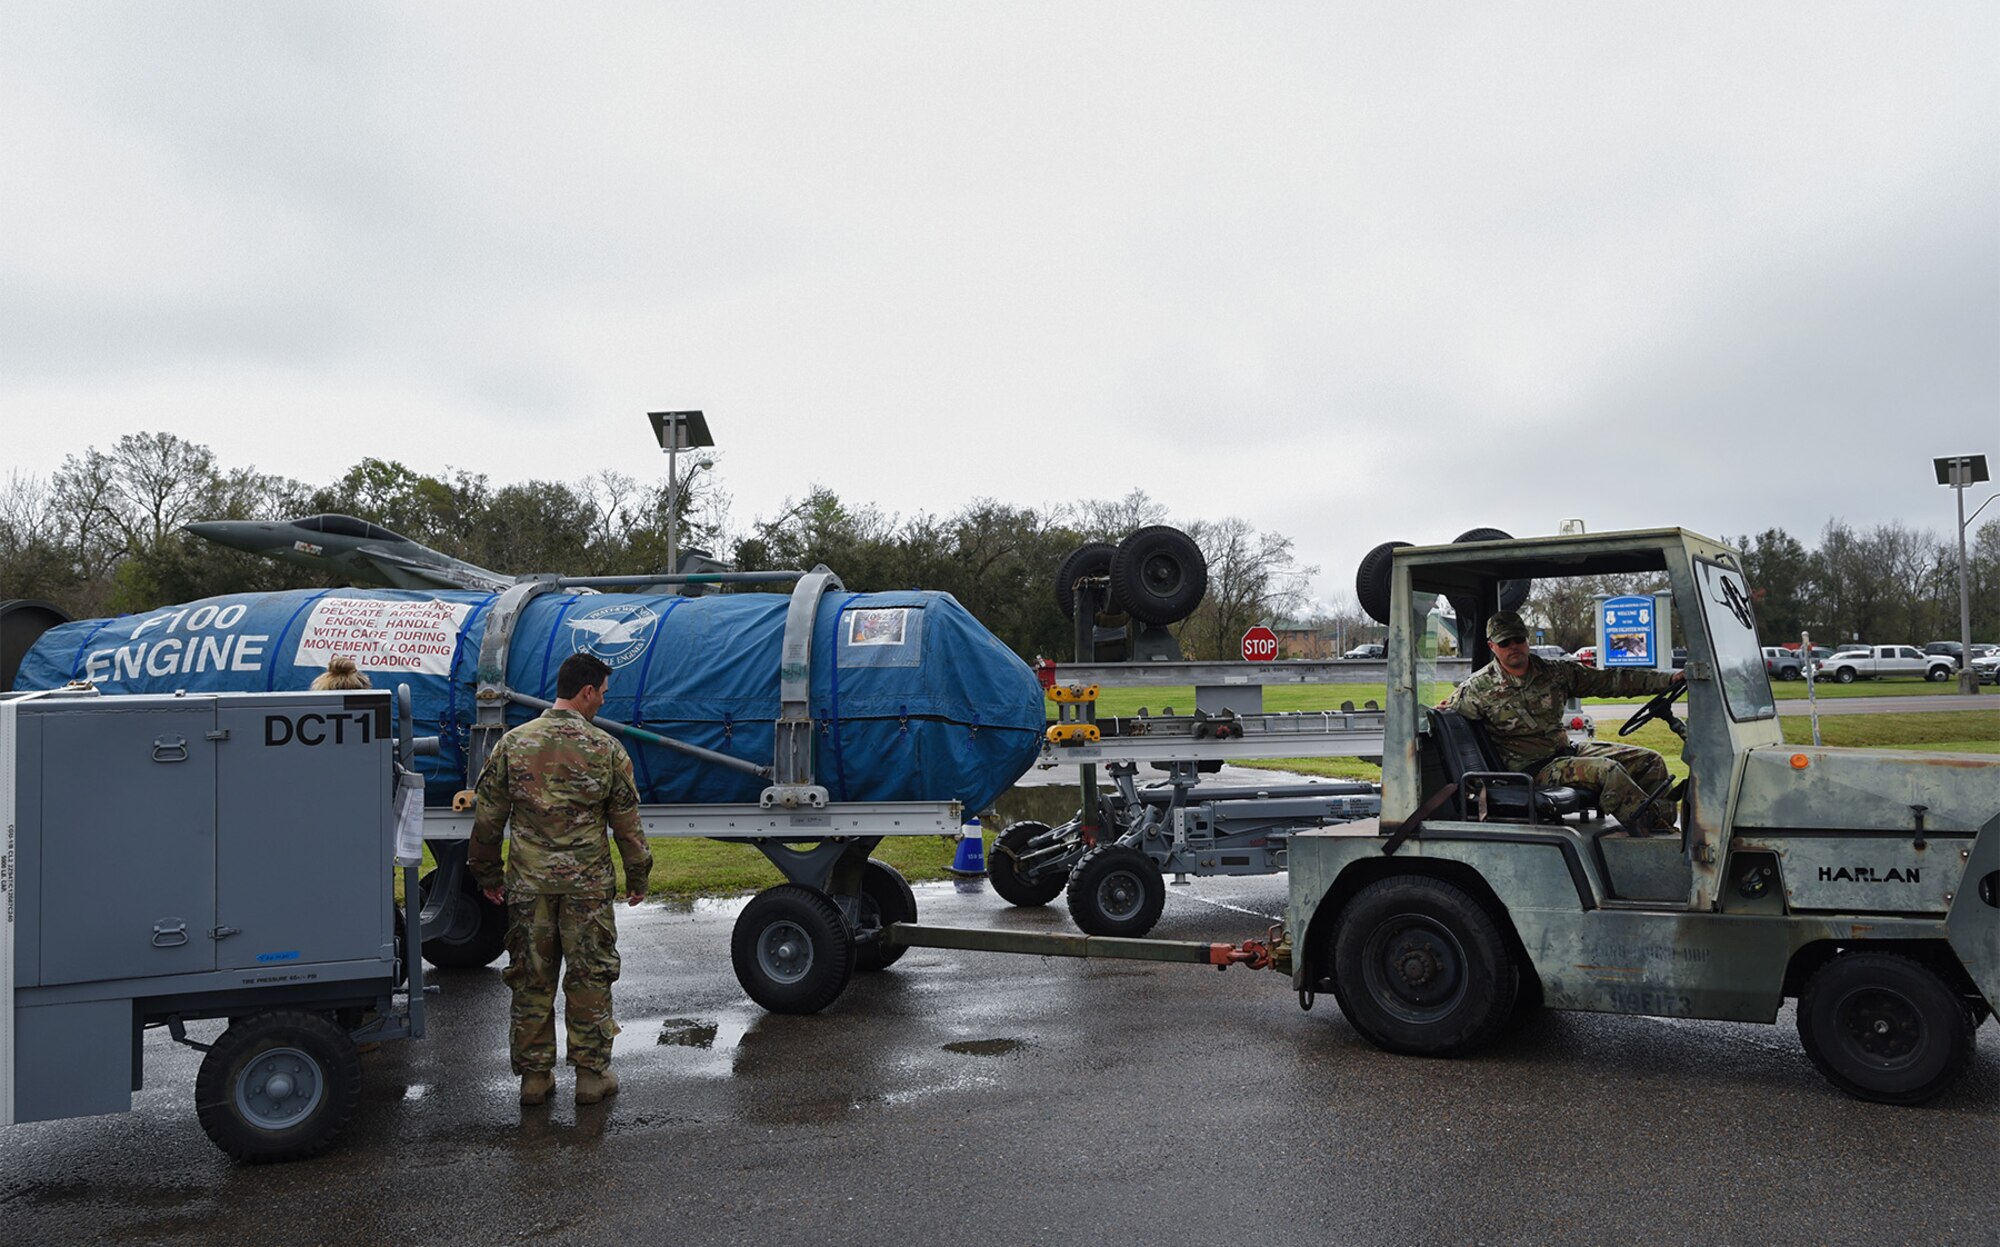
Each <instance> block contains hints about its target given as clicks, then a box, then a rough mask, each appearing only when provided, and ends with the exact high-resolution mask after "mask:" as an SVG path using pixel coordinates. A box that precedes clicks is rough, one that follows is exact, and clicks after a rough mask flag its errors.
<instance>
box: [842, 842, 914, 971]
mask: <svg viewBox="0 0 2000 1247" xmlns="http://www.w3.org/2000/svg"><path fill="white" fill-rule="evenodd" d="M916 920H917V894H916V893H915V892H914V891H912V890H911V888H910V884H909V881H908V880H907V879H905V878H903V875H902V872H901V871H899V870H897V869H896V868H895V867H894V866H891V865H890V864H889V863H887V862H884V861H878V860H877V859H875V858H872V857H871V858H869V859H868V865H867V866H866V867H864V868H863V869H862V872H861V925H863V926H864V927H866V926H873V927H878V928H879V927H886V926H888V925H889V924H890V923H892V922H915V921H916ZM908 951H909V949H907V948H903V947H901V946H900V945H899V946H897V947H895V948H891V947H889V946H888V945H887V944H884V943H883V942H882V941H880V940H869V941H868V942H867V943H866V944H856V945H855V946H854V968H855V969H857V970H861V971H865V972H869V973H872V972H874V971H876V970H886V969H888V968H889V967H890V966H892V965H894V964H896V959H897V958H898V957H901V956H902V955H903V954H904V953H906V952H908Z"/></svg>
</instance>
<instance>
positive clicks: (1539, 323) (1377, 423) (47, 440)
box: [0, 0, 2000, 593]
mask: <svg viewBox="0 0 2000 1247" xmlns="http://www.w3.org/2000/svg"><path fill="white" fill-rule="evenodd" d="M1996 14H2000V6H1995V5H1993V4H1991V3H1983V4H1982V3H1974V4H1965V5H1943V4H1880V5H1840V4H1822V3H1813V4H1803V3H1802V4H1794V5H1784V6H1775V7H1758V6H1753V5H1746V4H1741V3H1731V4H1727V5H1721V6H1715V7H1710V8H1702V7H1697V6H1692V5H1673V6H1654V7H1653V9H1652V10H1650V11H1649V10H1646V9H1641V8H1640V7H1638V6H1613V5H1603V4H1583V3H1579V4H1574V5H1563V6H1549V7H1530V6H1524V5H1510V6H1466V7H1463V8H1453V7H1450V6H1444V5H1425V6H1405V5H1391V4H1374V5H1365V6H1332V5H1325V4H1312V5H1304V6H1297V7H1291V6H1276V5H1255V4H1221V3H1217V4H1211V5H1198V6H1197V5H1176V4H1161V3H1145V4H1137V5H1129V6H1126V5H1112V4H1102V3H1090V4H1080V5H1079V4H1061V5H1052V6H1046V7H1036V6H1031V5H1027V4H1008V5H991V6H975V5H969V4H915V5H907V6H903V5H855V4H831V5H829V4H812V5H805V6H787V5H779V4H758V5H730V4H703V5H662V4H635V5H631V6H629V7H628V6H616V5H574V6H572V5H549V4H546V3H537V4H532V5H515V4H502V3H491V2H482V3H477V4H461V5H450V4H425V5H422V6H417V5H399V6H386V7H384V6H367V5H354V4H333V3H327V4H311V5H307V4H271V3H263V2H259V3H246V4H233V5H196V4H186V3H175V4H159V3H144V4H132V5H99V4H68V3H53V2H52V3H44V4H17V3H13V2H12V0H8V2H7V3H5V4H4V6H0V15H4V16H0V150H4V151H5V153H6V155H5V159H4V162H0V178H4V186H5V192H4V195H0V224H4V228H0V417H4V421H5V427H6V429H7V434H6V441H7V447H8V452H9V454H8V458H9V459H10V460H11V466H12V467H14V468H15V469H18V470H26V471H30V472H37V473H46V472H48V471H49V470H50V469H52V468H54V467H56V466H57V465H58V464H59V463H60V462H61V460H62V458H63V456H64V455H65V454H70V453H75V452H78V451H80V450H82V449H83V448H84V447H86V446H90V445H96V446H100V447H108V446H109V445H110V444H111V443H112V442H113V441H115V440H116V438H117V437H118V436H119V435H121V434H123V433H127V432H132V431H136V430H142V429H169V430H172V431H174V432H176V433H179V434H180V435H181V436H183V437H186V438H189V439H191V440H193V441H197V442H201V443H204V444H206V445H208V446H210V447H212V448H213V449H214V450H215V451H216V452H217V454H218V455H219V456H220V457H221V458H222V460H223V461H224V463H225V464H227V465H229V466H247V465H252V464H254V465H255V466H257V467H258V468H260V469H263V470H265V471H269V472H277V473H282V474H285V475H288V476H293V477H297V478H299V479H302V480H305V481H308V482H313V483H323V482H325V481H327V480H329V479H331V478H332V477H333V476H334V475H336V474H337V473H338V472H339V471H341V470H343V469H345V468H346V467H347V466H348V465H350V464H352V463H353V462H355V461H356V460H357V459H359V458H361V457H362V456H365V455H372V456H376V457H380V458H391V459H398V460H401V461H403V462H404V463H406V464H409V465H410V466H411V467H413V468H416V469H419V470H421V471H429V472H436V471H441V470H443V469H444V468H446V467H447V466H450V467H457V468H464V469H469V470H472V471H476V472H483V473H486V474H488V475H489V476H490V477H491V478H492V479H493V480H494V481H495V482H496V483H504V482H507V481H514V480H521V479H525V478H529V477H539V478H551V477H554V478H560V479H572V480H573V479H577V478H580V477H582V476H584V475H586V474H587V473H589V472H591V471H593V470H595V469H598V468H601V467H618V468H621V469H623V470H625V471H628V472H631V473H633V474H635V475H638V476H641V477H646V478H657V475H658V474H659V472H660V471H661V468H662V456H661V455H660V452H659V450H658V449H657V446H656V445H655V444H654V443H653V441H652V439H651V434H650V432H649V430H648V428H647V425H646V421H645V416H644V413H645V412H646V411H647V410H649V409H658V408H668V407H671V408H678V407H699V408H702V409H704V410H706V412H707V413H708V419H709V423H710V425H711V427H712V429H713V430H714V432H715V435H716V438H717V440H718V442H719V449H720V450H721V451H722V452H723V455H722V459H721V462H720V464H719V466H718V469H717V471H718V474H719V476H720V478H721V481H722V484H723V485H724V486H725V487H726V488H727V489H728V490H729V492H730V493H731V494H732V495H733V496H734V499H735V505H734V511H733V516H734V519H735V521H736V522H737V523H738V524H739V525H742V524H747V523H748V522H749V521H751V520H753V519H755V518H757V517H759V516H765V517H768V516H770V515H772V514H773V513H775V512H776V511H777V509H778V508H779V506H780V504H781V502H782V501H783V499H784V498H786V497H787V496H788V495H789V496H793V497H796V496H799V495H801V494H803V493H804V492H805V491H806V490H807V489H808V488H809V486H810V485H812V484H813V483H819V484H823V485H826V486H828V487H829V488H831V489H833V490H835V491H836V492H837V493H839V494H840V495H841V496H842V497H844V498H847V499H849V500H850V501H854V502H873V503H875V504H877V505H879V506H880V507H882V508H883V509H884V510H885V511H890V512H897V513H901V514H904V515H908V514H911V513H913V512H918V511H928V512H934V513H942V512H949V511H951V510H954V509H956V508H957V507H959V506H960V505H961V504H963V503H964V502H965V500H967V499H968V498H970V497H973V496H978V495H986V496H991V497H995V498H999V499H1002V500H1006V501H1009V502H1015V503H1023V504H1031V503H1033V504H1039V503H1048V502H1056V501H1061V500H1063V499H1066V498H1071V497H1078V496H1096V497H1111V496H1117V495H1121V494H1124V493H1125V492H1127V491H1129V490H1131V489H1133V488H1134V487H1137V488H1143V489H1145V490H1146V491H1147V492H1148V493H1150V494H1152V495H1154V496H1155V497H1156V498H1158V499H1160V500H1161V501H1163V502H1164V503H1165V504H1166V505H1167V506H1168V508H1169V509H1170V510H1171V511H1172V512H1173V514H1174V515H1175V516H1176V517H1180V518H1196V517H1202V518H1220V517H1222V516H1224V515H1239V516H1242V517H1243V518H1245V519H1247V520H1249V521H1250V522H1251V523H1253V524H1255V525H1257V526H1258V527H1260V528H1265V529H1276V530H1278V531H1280V532H1283V533H1286V534H1288V535H1290V536H1291V537H1293V538H1294V539H1295V541H1296V542H1297V546H1298V551H1299V554H1300V556H1301V559H1302V561H1303V562H1307V563H1313V564H1317V565H1318V566H1319V567H1320V569H1321V574H1320V576H1319V578H1318V585H1319V586H1320V588H1321V591H1322V593H1327V592H1330V591H1333V590H1337V589H1351V586H1352V578H1353V568H1354V564H1355V562H1356V561H1357V560H1358V558H1359V557H1360V555H1361V554H1362V553H1363V552H1365V551H1366V550H1367V549H1368V548H1369V547H1370V546H1372V545H1374V544H1375V543H1377V542H1379V541H1383V540H1387V539H1391V538H1394V539H1400V540H1405V541H1416V542H1430V541H1444V540H1449V539H1450V538H1451V537H1453V536H1455V535H1456V534H1457V533H1458V532H1460V531H1461V530H1463V529H1466V528H1471V527H1475V526H1486V525H1491V526H1497V527H1500V528H1505V529H1508V530H1510V531H1512V532H1514V533H1516V534H1528V533H1545V532H1553V531H1555V529H1556V526H1557V523H1558V521H1559V520H1560V519H1562V518H1563V517H1566V516H1580V517H1583V518H1584V519H1585V520H1586V521H1587V522H1588V523H1589V525H1590V527H1591V529H1592V530H1593V531H1596V530H1604V529H1611V528H1620V527H1638V526H1652V525H1667V524H1680V525H1684V526H1686V527H1690V528H1694V529H1697V530H1700V531H1704V532H1708V533H1710V534H1712V535H1717V536H1726V535H1731V534H1735V533H1738V532H1742V531H1746V530H1757V529H1761V528H1764V527H1768V526H1773V525H1777V526H1782V527H1785V528H1788V529H1791V530H1792V531H1793V532H1795V533H1797V534H1799V535H1801V536H1803V537H1805V538H1806V539H1807V540H1808V541H1809V542H1810V541H1811V540H1812V539H1814V538H1815V537H1816V536H1817V534H1818V532H1819V530H1820V527H1821V525H1822V524H1823V523H1824V522H1825V521H1826V519H1827V517H1828V516H1829V515H1833V514H1838V515H1840V516H1842V517H1844V518H1845V519H1847V520H1848V521H1850V522H1852V523H1855V524H1858V525H1872V524H1876V523H1881V522H1885V521H1889V520H1902V521H1904V522H1906V523H1910V524H1913V525H1917V526H1920V527H1930V528H1934V529H1936V530H1938V531H1939V532H1941V533H1948V532H1949V531H1950V529H1951V527H1952V524H1953V513H1952V509H1951V496H1950V493H1949V491H1947V490H1943V489H1940V488H1939V487H1937V486H1936V485H1935V484H1934V483H1933V482H1932V477H1931V466H1930V459H1931V457H1932V456H1934V455H1940V454H1948V453H1958V452H1964V451H1983V452H1985V453H1987V454H1989V455H1992V456H1993V457H1994V460H1995V464H1996V466H2000V141H1997V140H2000V108H1996V89H1995V85H1994V84H1995V82H1996V80H2000V73H1996V66H2000V21H1996ZM1985 492H1986V491H1985V490H1984V489H1982V490H1980V491H1978V492H1977V493H1975V494H1973V495H1972V498H1973V501H1974V502H1975V503H1976V501H1977V500H1978V499H1979V498H1980V497H1982V496H1984V494H1985ZM1994 510H2000V504H1996V507H1995V508H1993V509H1989V511H1988V513H1987V514H1988V515H1989V516H1990V515H1991V514H1993V511H1994ZM1981 518H1982V520H1984V519H1985V518H1986V517H1985V516H1982V517H1981Z"/></svg>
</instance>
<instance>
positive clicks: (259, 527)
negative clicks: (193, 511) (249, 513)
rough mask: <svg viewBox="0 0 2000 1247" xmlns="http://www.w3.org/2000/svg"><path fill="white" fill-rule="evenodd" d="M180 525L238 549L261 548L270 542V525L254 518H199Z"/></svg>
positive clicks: (196, 533) (194, 532)
mask: <svg viewBox="0 0 2000 1247" xmlns="http://www.w3.org/2000/svg"><path fill="white" fill-rule="evenodd" d="M181 527H182V528H184V529H185V530H187V531H188V532H191V533H193V534H194V535H195V536H197V537H205V538H207V539H208V540H210V541H213V542H216V543H217V544H219V545H225V546H235V547H236V548H237V549H239V550H255V549H261V548H262V547H264V546H267V545H269V544H270V543H271V533H270V525H268V524H260V523H258V522H257V521H255V520H200V521H197V522H195V523H193V524H183V525H182V526H181Z"/></svg>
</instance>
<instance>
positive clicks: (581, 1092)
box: [576, 1067, 618, 1104]
mask: <svg viewBox="0 0 2000 1247" xmlns="http://www.w3.org/2000/svg"><path fill="white" fill-rule="evenodd" d="M617 1094H618V1075H616V1074H614V1073H612V1072H611V1071H610V1070H608V1069H583V1068H582V1067H578V1069H577V1071H576V1102H577V1103H578V1104H595V1103H597V1102H598V1101H599V1100H602V1099H604V1098H605V1097H606V1096H613V1095H617Z"/></svg>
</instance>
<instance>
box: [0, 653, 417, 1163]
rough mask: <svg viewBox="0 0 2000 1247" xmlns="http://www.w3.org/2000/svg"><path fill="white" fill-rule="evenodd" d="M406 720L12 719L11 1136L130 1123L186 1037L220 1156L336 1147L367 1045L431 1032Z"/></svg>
mask: <svg viewBox="0 0 2000 1247" xmlns="http://www.w3.org/2000/svg"><path fill="white" fill-rule="evenodd" d="M390 707H391V694H390V692H389V691H388V690H380V691H368V692H347V693H306V692H300V693H225V694H214V693H209V694H197V695H183V696H129V697H103V696H99V695H97V694H96V693H95V692H93V691H91V690H89V689H88V688H85V689H81V690H76V691H67V690H58V691H50V692H42V693H29V694H21V695H15V696H9V697H6V698H5V699H4V700H0V809H4V813H5V816H6V819H7V828H8V833H9V835H8V843H7V846H6V855H5V858H4V860H0V893H4V896H0V902H4V916H0V1125H4V1124H9V1123H13V1122H30V1121H44V1120H50V1119H54V1118H61V1117H80V1116H88V1115H92V1114H97V1113H118V1112H125V1111H127V1110H129V1109H130V1108H131V1107H132V1093H133V1092H134V1091H137V1090H139V1089H140V1088H141V1087H142V1086H143V1085H144V1082H145V1077H144V1068H143V1062H142V1055H143V1045H142V1042H141V1040H142V1038H143V1036H144V1033H145V1031H146V1030H148V1029H150V1028H153V1027H164V1028H166V1029H167V1030H168V1031H169V1032H170V1033H171V1034H172V1036H173V1038H174V1039H175V1040H177V1041H178V1042H181V1043H184V1044H187V1045H188V1046H190V1047H193V1048H196V1049H198V1050H200V1051H201V1052H203V1053H204V1054H205V1055H204V1056H203V1059H202V1062H201V1071H200V1073H199V1075H198V1076H197V1078H196V1081H195V1111H196V1114H197V1116H198V1117H199V1118H200V1120H201V1125H202V1128H203V1129H204V1130H205V1131H207V1133H208V1135H209V1137H210V1138H211V1139H213V1140H214V1141H215V1144H216V1146H218V1147H220V1148H222V1149H223V1150H224V1151H226V1152H228V1153H229V1154H230V1155H231V1156H233V1157H235V1158H237V1159H238V1160H245V1161H276V1160H291V1159H295V1158H298V1157H302V1156H308V1155H311V1154H313V1153H314V1152H317V1151H319V1150H320V1149H322V1148H324V1147H325V1146H327V1144H329V1143H330V1142H331V1141H332V1140H333V1138H334V1137H335V1136H336V1135H337V1134H338V1133H339V1132H340V1130H341V1128H342V1127H343V1126H344V1125H345V1124H346V1123H347V1121H348V1119H349V1117H350V1116H352V1114H353V1112H354V1108H355V1103H356V1100H357V1098H358V1097H359V1094H360V1066H359V1057H358V1051H357V1045H358V1044H359V1043H362V1042H373V1041H380V1040H387V1039H402V1038H421V1037H422V1035H423V1033H424V1013H423V965H422V961H421V959H420V958H419V957H418V956H417V953H416V941H415V940H413V939H408V938H406V937H407V936H408V935H409V933H411V932H412V931H414V929H415V928H414V925H413V924H414V922H415V921H416V914H415V901H414V897H415V895H416V868H415V866H414V865H412V866H409V867H408V868H406V869H405V871H404V883H405V888H406V893H405V894H406V897H408V898H410V899H409V901H408V903H406V905H405V907H404V908H403V910H402V911H401V912H400V914H399V912H398V910H397V908H396V905H395V900H394V897H393V890H392V886H391V874H390V867H391V863H392V860H393V859H394V857H395V852H396V850H395V840H396V835H395V831H396V819H395V815H394V813H393V804H394V803H393V800H392V798H393V796H394V795H395V794H396V793H397V791H398V776H399V774H410V775H411V778H412V779H414V773H413V772H410V771H409V770H408V768H409V767H410V765H411V763H412V761H413V759H414V756H415V753H416V750H417V745H416V743H415V742H413V741H411V740H409V739H408V738H407V737H405V738H403V739H401V740H398V739H397V738H396V737H395V736H393V735H392V734H391V724H390ZM402 722H403V723H405V724H407V723H408V722H409V716H408V714H407V713H406V714H404V715H403V717H402ZM399 919H400V922H399ZM398 997H402V998H403V1003H402V1004H398V1000H397V998H398ZM204 1018H227V1019H228V1020H229V1025H228V1028H227V1029H226V1030H224V1031H223V1032H222V1034H221V1036H220V1037H219V1038H217V1039H216V1040H215V1041H214V1042H212V1043H197V1042H195V1041H194V1040H192V1039H190V1038H188V1035H187V1030H186V1024H187V1023H189V1022H192V1021H196V1020H198V1019H204Z"/></svg>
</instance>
